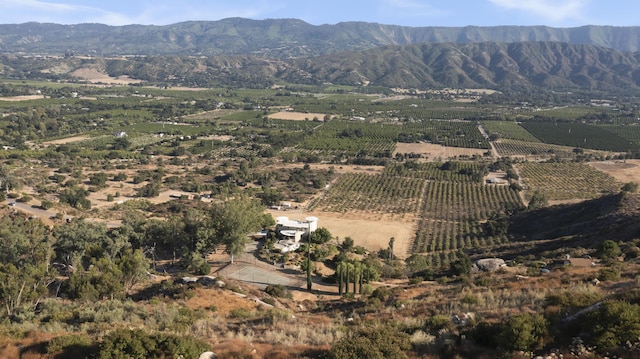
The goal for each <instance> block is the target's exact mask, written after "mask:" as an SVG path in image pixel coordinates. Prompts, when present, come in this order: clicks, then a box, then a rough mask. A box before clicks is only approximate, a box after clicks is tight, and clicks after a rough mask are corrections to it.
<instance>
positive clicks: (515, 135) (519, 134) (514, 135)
mask: <svg viewBox="0 0 640 359" xmlns="http://www.w3.org/2000/svg"><path fill="white" fill-rule="evenodd" d="M482 127H484V129H485V131H486V132H487V134H489V135H492V134H496V135H497V136H498V138H507V139H510V140H517V141H529V142H540V140H538V139H537V138H536V137H535V136H534V135H532V134H531V133H529V132H528V131H527V130H525V129H524V128H523V127H522V126H520V124H519V123H517V122H514V121H482Z"/></svg>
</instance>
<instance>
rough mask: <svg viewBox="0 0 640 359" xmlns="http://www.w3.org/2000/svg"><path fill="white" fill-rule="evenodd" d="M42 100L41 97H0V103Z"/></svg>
mask: <svg viewBox="0 0 640 359" xmlns="http://www.w3.org/2000/svg"><path fill="white" fill-rule="evenodd" d="M43 98H44V96H43V95H24V96H7V97H0V101H7V102H18V101H29V100H39V99H43Z"/></svg>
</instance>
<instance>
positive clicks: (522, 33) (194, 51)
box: [0, 18, 640, 58]
mask: <svg viewBox="0 0 640 359" xmlns="http://www.w3.org/2000/svg"><path fill="white" fill-rule="evenodd" d="M530 41H553V42H566V43H571V44H585V45H598V46H602V47H607V48H612V49H616V50H620V51H638V50H639V49H640V27H612V26H583V27H576V28H553V27H547V26H494V27H478V26H466V27H406V26H396V25H382V24H377V23H366V22H343V23H338V24H335V25H319V26H315V25H311V24H308V23H306V22H304V21H301V20H296V19H269V20H249V19H243V18H228V19H223V20H219V21H191V22H182V23H177V24H172V25H166V26H152V25H127V26H107V25H101V24H80V25H57V24H48V23H24V24H17V25H0V52H2V53H29V54H42V55H46V54H49V55H51V54H63V53H65V52H74V53H76V54H84V55H99V56H114V55H204V56H211V55H249V54H251V55H261V56H267V57H272V58H291V57H309V56H318V55H324V54H330V53H337V52H342V51H349V50H366V49H371V48H375V47H381V46H386V45H410V44H421V43H479V42H500V43H514V42H530Z"/></svg>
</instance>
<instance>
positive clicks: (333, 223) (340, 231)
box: [268, 210, 417, 258]
mask: <svg viewBox="0 0 640 359" xmlns="http://www.w3.org/2000/svg"><path fill="white" fill-rule="evenodd" d="M268 212H269V213H271V215H272V216H273V218H277V217H280V216H284V217H289V219H298V220H304V219H305V218H306V217H310V216H313V217H318V226H319V227H324V228H326V229H328V230H329V232H331V234H332V235H333V236H334V237H336V236H337V237H339V239H340V241H342V240H344V238H345V237H351V239H353V241H354V243H355V245H357V246H363V247H364V248H365V249H366V250H368V251H377V250H380V249H383V248H387V247H388V245H389V239H390V238H391V237H393V238H394V239H395V241H394V254H395V255H396V256H397V257H399V258H406V257H407V256H408V255H409V253H410V251H411V246H412V244H413V238H414V235H415V231H416V225H417V222H416V221H415V218H413V217H412V216H407V218H405V219H403V220H402V221H399V220H392V219H374V218H367V216H366V215H364V214H349V213H347V214H344V213H333V212H319V211H304V210H287V211H274V210H269V211H268ZM409 217H411V218H409Z"/></svg>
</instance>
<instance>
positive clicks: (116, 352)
mask: <svg viewBox="0 0 640 359" xmlns="http://www.w3.org/2000/svg"><path fill="white" fill-rule="evenodd" d="M205 350H207V345H206V344H205V343H204V342H202V341H199V340H197V339H194V338H193V337H190V336H174V335H167V334H156V335H149V334H147V333H145V332H144V331H142V330H140V329H136V330H127V329H119V330H116V331H114V332H112V333H110V334H109V335H107V336H106V337H105V339H104V341H103V342H102V343H101V344H100V352H99V358H100V359H129V358H166V357H170V358H197V357H198V356H199V355H200V353H202V352H203V351H205Z"/></svg>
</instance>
